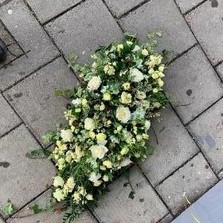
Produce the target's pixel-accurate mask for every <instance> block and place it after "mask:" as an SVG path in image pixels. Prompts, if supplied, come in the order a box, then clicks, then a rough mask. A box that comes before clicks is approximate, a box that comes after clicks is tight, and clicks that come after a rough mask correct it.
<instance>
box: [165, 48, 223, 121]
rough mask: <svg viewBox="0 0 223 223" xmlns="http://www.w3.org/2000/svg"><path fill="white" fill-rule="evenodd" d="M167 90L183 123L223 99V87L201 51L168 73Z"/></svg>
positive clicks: (193, 51) (187, 56)
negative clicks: (222, 97)
mask: <svg viewBox="0 0 223 223" xmlns="http://www.w3.org/2000/svg"><path fill="white" fill-rule="evenodd" d="M165 80H166V86H165V89H166V91H167V94H168V95H169V98H170V101H171V102H172V104H173V106H174V107H175V109H176V110H177V112H178V114H179V115H180V117H181V118H182V120H183V122H184V123H188V122H189V121H190V120H192V119H193V118H194V117H196V116H197V115H198V114H200V113H201V112H202V111H204V110H205V109H206V108H207V107H209V106H210V105H211V104H213V103H214V102H215V101H217V100H218V99H219V98H220V97H221V96H222V95H223V88H222V84H221V82H220V80H219V78H218V77H217V74H216V73H215V71H214V69H213V68H212V67H211V65H210V64H209V62H208V61H207V58H206V57H205V55H204V54H203V52H202V51H201V49H200V48H199V47H194V48H192V49H191V50H190V51H188V53H186V54H184V55H183V56H182V57H180V58H179V59H177V60H176V61H174V62H173V63H172V64H171V65H170V66H169V67H168V69H167V74H166V79H165Z"/></svg>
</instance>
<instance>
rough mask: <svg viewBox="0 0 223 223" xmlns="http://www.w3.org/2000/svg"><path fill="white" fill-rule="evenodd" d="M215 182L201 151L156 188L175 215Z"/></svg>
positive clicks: (215, 179) (214, 177)
mask: <svg viewBox="0 0 223 223" xmlns="http://www.w3.org/2000/svg"><path fill="white" fill-rule="evenodd" d="M216 182H217V178H216V176H215V175H214V173H213V172H212V170H211V169H210V167H209V165H208V163H207V162H206V160H205V159H204V157H203V156H202V154H201V153H199V154H198V155H197V156H196V157H194V158H193V159H192V160H191V161H189V162H188V163H187V164H186V165H185V166H183V167H182V168H180V169H179V170H177V171H176V172H175V173H174V174H173V175H171V176H170V177H169V178H167V179H166V180H165V181H164V182H163V183H162V184H160V185H159V186H158V187H157V188H156V189H157V191H158V193H159V194H160V195H161V197H162V198H163V200H164V201H165V203H166V204H167V205H168V207H169V208H170V209H171V211H172V213H173V214H174V215H176V214H177V213H178V212H180V211H182V210H183V208H184V207H186V206H188V202H187V200H188V201H190V202H191V203H192V202H193V201H194V200H195V199H197V198H198V197H200V196H201V195H202V194H203V193H204V192H205V191H206V190H208V189H209V188H210V187H211V186H213V185H214V184H215V183H216Z"/></svg>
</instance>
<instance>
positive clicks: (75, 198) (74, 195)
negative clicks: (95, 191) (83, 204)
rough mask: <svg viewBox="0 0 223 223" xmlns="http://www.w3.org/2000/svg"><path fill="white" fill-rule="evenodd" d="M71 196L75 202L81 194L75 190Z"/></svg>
mask: <svg viewBox="0 0 223 223" xmlns="http://www.w3.org/2000/svg"><path fill="white" fill-rule="evenodd" d="M72 197H73V199H74V201H76V202H79V201H80V200H81V196H80V194H79V193H78V192H77V191H75V192H74V193H73V196H72Z"/></svg>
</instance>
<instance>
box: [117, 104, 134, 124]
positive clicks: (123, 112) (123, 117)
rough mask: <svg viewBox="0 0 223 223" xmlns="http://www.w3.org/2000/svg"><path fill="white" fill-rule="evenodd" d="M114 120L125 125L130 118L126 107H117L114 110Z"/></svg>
mask: <svg viewBox="0 0 223 223" xmlns="http://www.w3.org/2000/svg"><path fill="white" fill-rule="evenodd" d="M116 118H117V119H118V120H119V121H121V122H122V123H127V122H128V121H129V120H130V118H131V112H130V110H129V108H128V107H124V106H119V107H118V108H117V110H116Z"/></svg>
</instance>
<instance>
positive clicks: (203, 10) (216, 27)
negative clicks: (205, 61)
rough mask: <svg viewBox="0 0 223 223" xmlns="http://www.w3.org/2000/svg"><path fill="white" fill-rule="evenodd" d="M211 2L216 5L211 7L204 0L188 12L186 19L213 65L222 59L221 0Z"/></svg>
mask: <svg viewBox="0 0 223 223" xmlns="http://www.w3.org/2000/svg"><path fill="white" fill-rule="evenodd" d="M212 2H217V3H218V7H212V4H211V3H210V1H206V2H205V3H204V4H202V5H201V6H200V7H198V8H197V9H196V10H194V11H192V12H191V13H190V14H188V15H187V16H186V20H187V21H188V22H189V24H190V26H191V28H192V30H193V32H194V34H195V36H196V37H197V39H198V41H199V42H200V44H201V46H202V47H203V48H204V50H205V52H206V54H207V55H208V57H209V59H210V60H211V62H212V63H213V64H214V65H215V64H217V63H219V62H220V61H222V60H223V51H222V48H223V29H222V24H223V20H222V11H223V1H212ZM207 18H208V19H207Z"/></svg>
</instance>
